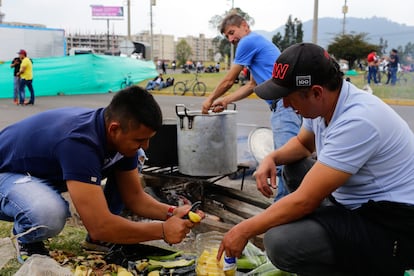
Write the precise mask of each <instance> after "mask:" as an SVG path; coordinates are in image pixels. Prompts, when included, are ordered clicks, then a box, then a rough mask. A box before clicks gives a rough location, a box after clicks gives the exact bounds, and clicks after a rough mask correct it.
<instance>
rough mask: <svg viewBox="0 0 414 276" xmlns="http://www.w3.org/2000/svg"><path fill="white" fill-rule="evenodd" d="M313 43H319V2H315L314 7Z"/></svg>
mask: <svg viewBox="0 0 414 276" xmlns="http://www.w3.org/2000/svg"><path fill="white" fill-rule="evenodd" d="M312 42H313V43H315V44H317V43H318V0H314V6H313V26H312Z"/></svg>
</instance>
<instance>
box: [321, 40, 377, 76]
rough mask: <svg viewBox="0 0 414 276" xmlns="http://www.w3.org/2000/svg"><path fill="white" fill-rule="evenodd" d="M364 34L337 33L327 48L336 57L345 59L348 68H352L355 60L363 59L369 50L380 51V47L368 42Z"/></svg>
mask: <svg viewBox="0 0 414 276" xmlns="http://www.w3.org/2000/svg"><path fill="white" fill-rule="evenodd" d="M366 36H367V34H366V33H359V34H344V35H338V36H336V37H335V38H334V42H333V43H331V44H330V45H328V47H327V50H328V52H329V53H330V54H331V55H333V56H334V57H335V58H336V59H345V60H347V61H348V64H349V69H352V68H353V67H354V64H355V62H356V61H359V60H365V59H366V57H367V55H368V53H369V52H370V51H371V50H375V51H377V53H380V50H381V47H380V46H379V45H375V44H370V43H368V42H367V41H366Z"/></svg>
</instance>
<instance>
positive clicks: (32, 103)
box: [24, 102, 34, 105]
mask: <svg viewBox="0 0 414 276" xmlns="http://www.w3.org/2000/svg"><path fill="white" fill-rule="evenodd" d="M30 104H31V105H34V102H25V103H24V105H30Z"/></svg>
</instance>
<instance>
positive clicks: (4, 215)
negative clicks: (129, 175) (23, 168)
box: [0, 173, 124, 243]
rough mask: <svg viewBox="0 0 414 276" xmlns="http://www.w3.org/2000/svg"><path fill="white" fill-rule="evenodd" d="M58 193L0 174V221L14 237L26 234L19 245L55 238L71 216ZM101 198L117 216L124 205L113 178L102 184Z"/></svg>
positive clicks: (32, 180) (37, 181) (45, 184)
mask: <svg viewBox="0 0 414 276" xmlns="http://www.w3.org/2000/svg"><path fill="white" fill-rule="evenodd" d="M91 185H92V184H91ZM61 192H64V191H63V190H58V189H56V187H54V186H53V185H52V183H51V182H50V181H49V180H46V179H41V178H37V177H33V176H27V175H23V174H17V173H0V220H4V221H12V222H14V228H13V233H14V234H22V233H25V232H27V233H26V234H22V236H21V237H20V238H19V240H20V241H21V242H22V243H31V242H37V241H43V240H45V239H47V238H50V237H53V236H56V235H57V234H59V232H60V231H61V230H62V229H63V227H64V226H65V223H66V219H67V218H68V217H70V215H71V214H70V211H69V204H68V202H67V201H66V200H65V199H64V198H63V197H62V196H61ZM104 194H105V197H106V201H107V202H108V206H109V209H110V211H111V212H112V213H114V214H119V213H120V212H121V211H122V210H123V208H124V204H123V202H122V200H121V196H120V194H119V192H118V188H117V185H116V181H115V178H114V177H113V175H110V176H109V177H108V179H107V181H106V185H105V189H104Z"/></svg>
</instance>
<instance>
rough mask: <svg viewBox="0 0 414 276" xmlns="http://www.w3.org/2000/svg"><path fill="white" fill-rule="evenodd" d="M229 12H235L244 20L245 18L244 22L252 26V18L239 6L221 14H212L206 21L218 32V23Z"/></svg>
mask: <svg viewBox="0 0 414 276" xmlns="http://www.w3.org/2000/svg"><path fill="white" fill-rule="evenodd" d="M231 13H237V14H239V15H240V16H241V17H243V18H244V20H246V22H247V23H248V24H249V26H253V25H254V19H253V17H250V15H249V14H248V13H246V12H244V11H243V10H242V9H240V8H234V9H230V10H228V11H226V12H225V13H224V14H223V15H215V16H213V17H212V18H211V19H210V21H209V22H208V23H209V25H210V27H211V28H213V29H216V30H217V31H218V32H220V24H221V22H222V21H223V19H224V18H225V17H226V16H227V15H229V14H231Z"/></svg>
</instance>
